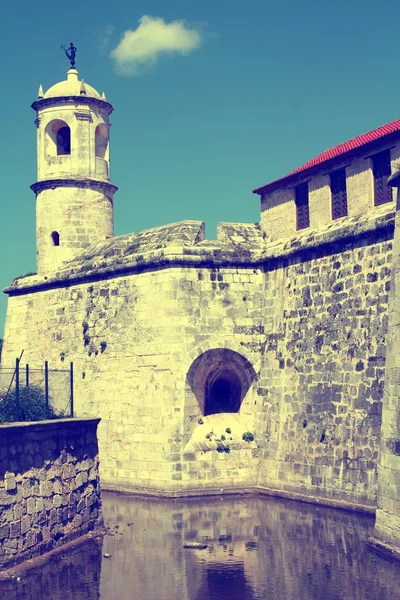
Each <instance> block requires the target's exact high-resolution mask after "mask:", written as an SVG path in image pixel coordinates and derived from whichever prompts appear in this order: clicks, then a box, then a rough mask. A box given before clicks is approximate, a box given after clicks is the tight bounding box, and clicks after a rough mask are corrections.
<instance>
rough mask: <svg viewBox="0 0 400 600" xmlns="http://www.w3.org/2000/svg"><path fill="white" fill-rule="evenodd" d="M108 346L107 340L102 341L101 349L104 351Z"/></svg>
mask: <svg viewBox="0 0 400 600" xmlns="http://www.w3.org/2000/svg"><path fill="white" fill-rule="evenodd" d="M106 348H107V342H100V350H101V352H102V353H103V352H104V351H105V349H106Z"/></svg>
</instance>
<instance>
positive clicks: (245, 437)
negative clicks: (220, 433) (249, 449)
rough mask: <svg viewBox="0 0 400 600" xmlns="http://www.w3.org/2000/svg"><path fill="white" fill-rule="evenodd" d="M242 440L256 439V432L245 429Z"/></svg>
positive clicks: (250, 440)
mask: <svg viewBox="0 0 400 600" xmlns="http://www.w3.org/2000/svg"><path fill="white" fill-rule="evenodd" d="M242 440H244V441H245V442H252V441H253V440H254V434H253V433H251V432H250V431H245V433H244V434H243V435H242Z"/></svg>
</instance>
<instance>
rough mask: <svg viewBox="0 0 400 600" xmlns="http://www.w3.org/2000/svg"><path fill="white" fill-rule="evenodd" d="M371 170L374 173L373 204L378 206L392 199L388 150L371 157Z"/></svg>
mask: <svg viewBox="0 0 400 600" xmlns="http://www.w3.org/2000/svg"><path fill="white" fill-rule="evenodd" d="M372 172H373V174H374V204H375V206H379V205H380V204H385V203H386V202H391V201H392V200H393V195H392V188H391V187H390V185H388V182H387V180H388V178H389V176H390V175H391V172H392V169H391V166H390V150H384V151H383V152H379V154H375V156H373V157H372Z"/></svg>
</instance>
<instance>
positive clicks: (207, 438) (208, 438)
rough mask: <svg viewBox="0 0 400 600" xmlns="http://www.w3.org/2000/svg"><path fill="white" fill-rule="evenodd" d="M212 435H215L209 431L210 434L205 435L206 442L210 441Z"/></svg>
mask: <svg viewBox="0 0 400 600" xmlns="http://www.w3.org/2000/svg"><path fill="white" fill-rule="evenodd" d="M213 435H215V434H214V432H213V431H210V433H207V435H206V440H211V438H212V436H213Z"/></svg>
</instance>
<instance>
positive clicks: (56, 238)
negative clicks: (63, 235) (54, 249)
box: [51, 231, 60, 246]
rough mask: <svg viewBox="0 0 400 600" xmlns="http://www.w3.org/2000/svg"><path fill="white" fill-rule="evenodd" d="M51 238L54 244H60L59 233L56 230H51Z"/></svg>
mask: <svg viewBox="0 0 400 600" xmlns="http://www.w3.org/2000/svg"><path fill="white" fill-rule="evenodd" d="M51 239H52V240H53V245H54V246H59V245H60V234H59V233H58V231H53V233H52V234H51Z"/></svg>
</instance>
